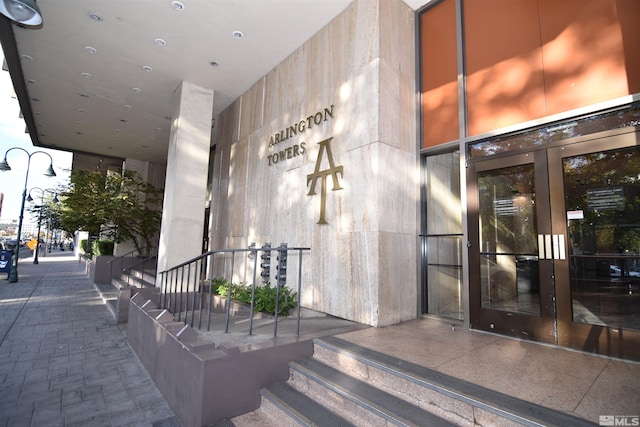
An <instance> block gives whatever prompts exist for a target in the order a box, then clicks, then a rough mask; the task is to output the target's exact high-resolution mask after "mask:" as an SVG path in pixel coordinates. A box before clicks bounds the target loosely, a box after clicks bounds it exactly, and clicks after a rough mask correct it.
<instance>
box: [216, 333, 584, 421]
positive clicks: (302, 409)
mask: <svg viewBox="0 0 640 427" xmlns="http://www.w3.org/2000/svg"><path fill="white" fill-rule="evenodd" d="M289 367H290V375H289V380H288V381H287V382H280V383H276V384H272V385H269V386H267V387H264V388H263V389H262V390H261V399H262V404H261V407H260V408H259V409H258V410H256V411H254V412H251V413H248V414H245V415H241V416H238V417H235V418H233V419H231V420H227V422H228V423H229V424H225V425H235V426H237V427H243V426H255V425H260V426H264V427H268V426H278V427H280V426H289V425H291V426H294V425H296V426H297V425H305V426H332V427H333V426H367V427H368V426H387V425H399V426H452V425H456V426H514V425H525V426H587V425H589V426H590V425H593V424H591V423H589V422H588V421H586V420H583V419H581V418H577V417H575V416H573V415H570V414H566V413H563V412H559V411H555V410H552V409H549V408H546V407H542V406H539V405H536V404H533V403H530V402H527V401H523V400H521V399H517V398H514V397H512V396H509V395H505V394H503V393H500V392H497V391H494V390H490V389H487V388H485V387H481V386H478V385H475V384H472V383H469V382H466V381H462V380H460V379H457V378H454V377H451V376H448V375H444V374H442V373H440V372H437V371H435V370H432V369H429V368H425V367H423V366H419V365H415V364H413V363H410V362H407V361H403V360H401V359H397V358H394V357H391V356H389V355H386V354H384V353H380V352H378V351H375V350H372V349H369V348H365V347H362V346H359V345H357V344H353V343H350V342H348V341H345V340H342V339H340V338H337V337H325V338H320V339H315V340H314V354H313V356H310V357H305V358H302V359H300V360H296V361H294V362H291V363H290V364H289Z"/></svg>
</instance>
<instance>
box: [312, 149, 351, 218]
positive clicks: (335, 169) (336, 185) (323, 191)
mask: <svg viewBox="0 0 640 427" xmlns="http://www.w3.org/2000/svg"><path fill="white" fill-rule="evenodd" d="M332 139H333V137H331V138H328V139H325V140H324V141H320V142H319V143H318V145H320V151H319V152H318V158H317V159H316V167H315V170H314V171H313V173H311V174H309V175H307V185H309V183H311V188H310V189H309V192H308V193H307V196H314V195H315V194H316V183H317V182H318V178H320V179H321V183H320V219H319V220H318V224H327V220H326V219H325V208H326V205H327V200H326V195H327V177H328V176H329V175H331V178H332V179H333V188H332V190H333V191H335V190H341V189H342V187H341V186H340V182H339V181H338V174H340V177H341V178H342V177H343V175H342V166H335V165H334V164H333V155H332V154H331V145H330V144H329V143H330V142H331V140H332ZM325 150H326V152H327V161H328V162H329V168H328V169H325V170H320V164H321V163H322V156H323V154H324V152H325Z"/></svg>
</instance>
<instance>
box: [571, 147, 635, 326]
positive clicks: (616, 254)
mask: <svg viewBox="0 0 640 427" xmlns="http://www.w3.org/2000/svg"><path fill="white" fill-rule="evenodd" d="M563 171H564V186H565V204H566V208H567V221H568V223H569V242H570V261H571V263H570V272H571V292H572V298H573V320H574V321H575V322H581V323H588V324H593V325H602V326H610V327H620V328H631V329H640V149H639V148H637V147H632V148H627V149H623V150H613V151H607V152H600V153H592V154H587V155H581V156H575V157H568V158H565V159H563Z"/></svg>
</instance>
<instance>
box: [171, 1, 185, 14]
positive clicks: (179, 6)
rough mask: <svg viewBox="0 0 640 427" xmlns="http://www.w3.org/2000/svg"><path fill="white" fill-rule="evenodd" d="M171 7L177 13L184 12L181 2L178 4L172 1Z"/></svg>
mask: <svg viewBox="0 0 640 427" xmlns="http://www.w3.org/2000/svg"><path fill="white" fill-rule="evenodd" d="M171 7H172V8H174V9H175V10H177V11H178V12H180V11H183V10H184V4H183V3H182V2H179V1H172V2H171Z"/></svg>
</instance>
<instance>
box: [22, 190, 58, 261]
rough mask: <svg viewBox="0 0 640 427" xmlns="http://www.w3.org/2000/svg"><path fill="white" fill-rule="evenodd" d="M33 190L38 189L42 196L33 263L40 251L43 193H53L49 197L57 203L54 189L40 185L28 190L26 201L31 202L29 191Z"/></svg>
mask: <svg viewBox="0 0 640 427" xmlns="http://www.w3.org/2000/svg"><path fill="white" fill-rule="evenodd" d="M33 190H40V192H41V193H42V198H41V200H40V212H39V213H38V232H37V234H36V241H37V243H36V250H35V252H34V254H33V263H34V264H38V252H40V226H41V225H42V210H43V209H44V194H45V193H53V199H51V201H52V202H53V203H58V202H59V200H58V195H57V194H56V193H55V191H53V190H49V189H47V190H43V189H42V188H40V187H33V188H32V189H31V190H29V195H28V196H27V201H28V202H33V198H32V197H31V192H32V191H33ZM46 249H47V248H46V242H45V251H46Z"/></svg>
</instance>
